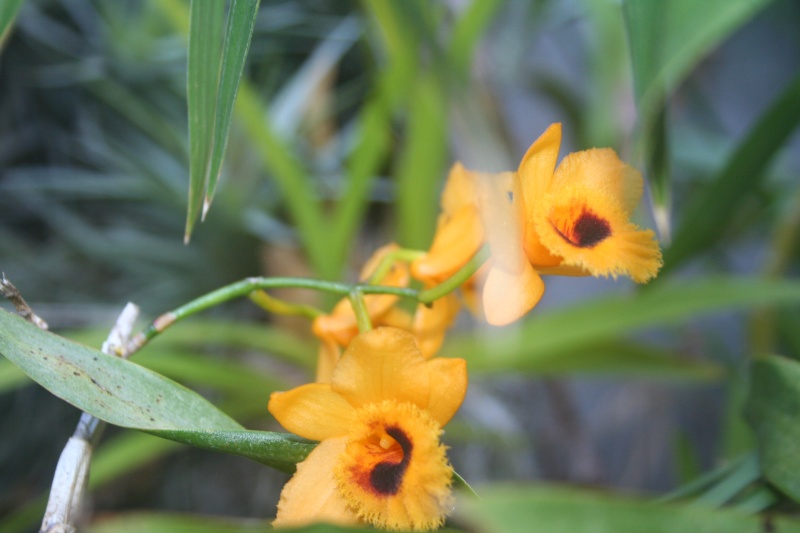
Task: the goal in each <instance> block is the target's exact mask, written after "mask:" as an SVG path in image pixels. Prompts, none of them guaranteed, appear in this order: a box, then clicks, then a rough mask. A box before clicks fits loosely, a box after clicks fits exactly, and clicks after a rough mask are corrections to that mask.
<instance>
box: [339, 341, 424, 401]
mask: <svg viewBox="0 0 800 533" xmlns="http://www.w3.org/2000/svg"><path fill="white" fill-rule="evenodd" d="M430 385H431V383H430V378H429V375H428V369H427V367H426V366H425V358H424V357H423V356H422V352H420V350H419V348H418V347H417V344H416V341H415V340H414V336H413V335H412V334H411V333H409V332H407V331H403V330H401V329H397V328H389V327H383V328H376V329H373V330H371V331H368V332H366V333H362V334H361V335H359V336H357V337H356V338H354V339H353V340H352V341H351V342H350V345H349V346H348V347H347V349H346V350H345V352H344V354H342V357H341V359H339V364H338V365H336V369H335V370H334V371H333V379H332V381H331V386H332V390H333V391H335V392H336V393H338V394H341V395H342V396H343V397H344V398H346V399H347V401H349V402H350V404H351V405H353V406H354V407H356V408H358V407H360V406H361V405H363V404H366V403H375V402H381V401H383V400H389V399H392V400H397V401H407V402H410V403H413V404H415V405H418V406H420V407H424V406H427V405H428V400H429V398H430Z"/></svg>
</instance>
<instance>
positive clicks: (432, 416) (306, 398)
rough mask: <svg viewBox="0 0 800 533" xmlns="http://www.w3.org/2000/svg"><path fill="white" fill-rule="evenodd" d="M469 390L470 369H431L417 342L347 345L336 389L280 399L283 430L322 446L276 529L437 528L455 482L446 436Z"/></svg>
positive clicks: (297, 480) (290, 489)
mask: <svg viewBox="0 0 800 533" xmlns="http://www.w3.org/2000/svg"><path fill="white" fill-rule="evenodd" d="M466 388H467V373H466V362H465V361H464V360H462V359H431V360H427V359H426V358H425V357H424V356H423V354H422V352H421V351H420V350H419V348H418V347H417V344H416V341H415V339H414V336H413V335H412V334H411V333H409V332H407V331H404V330H400V329H397V328H390V327H383V328H376V329H373V330H371V331H368V332H366V333H363V334H360V335H358V336H357V337H355V338H354V339H353V340H352V341H351V342H350V345H349V347H348V348H347V349H346V350H345V352H344V353H343V354H342V357H341V359H340V360H339V362H338V363H337V365H336V368H335V369H334V371H333V376H332V379H331V382H330V383H311V384H308V385H303V386H301V387H298V388H296V389H293V390H291V391H288V392H282V393H273V394H272V396H271V397H270V402H269V411H270V412H271V413H272V414H273V415H274V416H275V418H276V419H277V420H278V421H279V422H280V423H281V425H283V427H284V428H286V429H287V430H289V431H291V432H292V433H295V434H297V435H300V436H302V437H306V438H309V439H314V440H319V441H321V442H320V444H319V445H318V446H317V447H316V448H315V449H314V451H312V452H311V454H309V456H308V457H307V458H306V460H305V461H303V462H302V463H300V464H299V465H298V468H297V472H296V473H295V475H294V477H292V479H291V480H290V481H289V483H287V485H286V486H285V487H284V490H283V492H282V493H281V499H280V502H279V503H278V515H277V518H276V520H275V525H276V526H299V525H303V524H307V523H311V522H317V521H326V522H333V523H338V524H355V523H367V524H372V525H374V526H377V527H381V528H385V529H405V530H430V529H434V528H436V527H439V526H440V525H441V524H442V523H443V522H444V517H445V513H446V512H447V511H448V509H449V507H450V505H451V496H450V484H451V480H452V468H451V467H450V465H449V463H448V462H447V457H446V455H445V448H444V446H442V444H441V443H440V441H439V436H440V434H441V428H442V427H443V426H444V425H445V424H446V423H447V422H448V421H449V420H450V418H452V416H453V415H454V414H455V412H456V411H457V410H458V408H459V406H460V405H461V402H462V401H463V399H464V395H465V393H466Z"/></svg>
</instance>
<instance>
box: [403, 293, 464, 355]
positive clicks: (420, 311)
mask: <svg viewBox="0 0 800 533" xmlns="http://www.w3.org/2000/svg"><path fill="white" fill-rule="evenodd" d="M460 308H461V306H460V305H459V303H458V298H457V297H456V295H455V294H454V293H450V294H448V295H447V296H445V297H443V298H439V299H438V300H436V301H435V302H433V304H431V306H430V307H428V306H426V305H422V304H420V305H418V306H417V312H416V313H415V314H414V324H413V326H412V328H411V331H412V333H414V337H415V338H416V339H417V346H419V349H420V351H421V352H422V355H423V356H424V357H425V358H426V359H430V358H431V357H433V356H434V355H436V353H437V352H438V351H439V348H441V346H442V343H443V342H444V336H445V333H446V332H447V328H449V327H450V326H451V325H452V324H453V321H455V319H456V316H457V315H458V311H459V310H460Z"/></svg>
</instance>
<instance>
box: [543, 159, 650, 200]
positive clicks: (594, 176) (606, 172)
mask: <svg viewBox="0 0 800 533" xmlns="http://www.w3.org/2000/svg"><path fill="white" fill-rule="evenodd" d="M576 184H579V185H580V186H582V187H585V188H586V189H587V190H589V191H591V194H600V195H603V196H605V197H609V198H614V199H615V200H616V203H617V205H618V206H619V208H620V209H621V210H622V212H623V213H625V214H626V215H630V214H631V213H632V212H633V211H634V210H635V209H636V207H637V206H638V205H639V200H640V199H641V198H642V192H643V191H644V180H643V179H642V175H641V174H640V173H639V171H638V170H636V169H635V168H633V167H631V166H630V165H628V164H626V163H624V162H623V161H622V160H620V158H619V157H617V154H616V152H614V150H612V149H611V148H592V149H590V150H583V151H581V152H574V153H571V154H569V155H567V156H566V157H564V160H563V161H561V164H560V165H558V169H556V171H555V174H554V176H553V182H552V184H551V187H550V189H549V191H548V192H556V191H557V190H560V189H563V188H568V187H570V186H573V185H576Z"/></svg>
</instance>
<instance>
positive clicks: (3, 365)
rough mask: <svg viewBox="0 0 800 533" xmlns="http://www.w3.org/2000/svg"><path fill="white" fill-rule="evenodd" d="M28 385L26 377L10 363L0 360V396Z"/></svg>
mask: <svg viewBox="0 0 800 533" xmlns="http://www.w3.org/2000/svg"><path fill="white" fill-rule="evenodd" d="M27 383H30V381H29V380H28V376H26V375H25V373H24V372H23V371H22V370H20V369H19V368H17V367H16V366H15V365H14V364H12V363H11V361H8V360H7V359H0V394H3V393H4V392H8V391H12V390H14V389H16V388H17V387H21V386H22V385H25V384H27Z"/></svg>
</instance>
